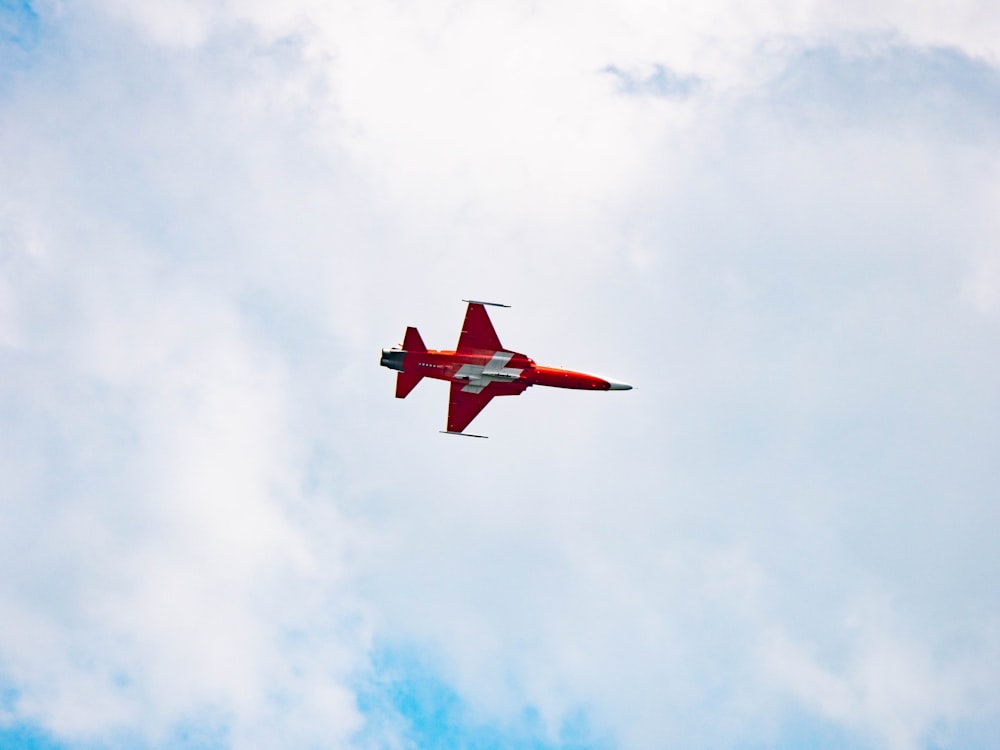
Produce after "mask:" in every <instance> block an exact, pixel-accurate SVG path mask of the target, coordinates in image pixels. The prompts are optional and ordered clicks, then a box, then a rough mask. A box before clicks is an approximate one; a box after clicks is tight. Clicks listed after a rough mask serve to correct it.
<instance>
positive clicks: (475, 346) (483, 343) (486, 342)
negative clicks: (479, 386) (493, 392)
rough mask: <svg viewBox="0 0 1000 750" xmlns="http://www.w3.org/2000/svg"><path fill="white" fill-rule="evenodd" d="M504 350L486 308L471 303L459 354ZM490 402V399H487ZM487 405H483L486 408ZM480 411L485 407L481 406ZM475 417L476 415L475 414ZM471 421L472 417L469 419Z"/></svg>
mask: <svg viewBox="0 0 1000 750" xmlns="http://www.w3.org/2000/svg"><path fill="white" fill-rule="evenodd" d="M501 349H503V345H502V344H501V343H500V337H499V336H497V332H496V331H495V330H494V329H493V323H492V322H490V316H489V315H487V313H486V307H485V306H484V305H483V303H481V302H470V303H469V307H468V309H467V310H466V311H465V322H464V323H463V324H462V334H461V335H460V336H459V337H458V348H457V349H456V351H457V352H458V353H459V354H464V353H466V352H471V351H483V350H485V351H490V352H498V351H500V350H501ZM486 400H487V401H489V399H486ZM485 405H486V404H483V406H485ZM479 408H480V409H482V408H483V407H482V406H480V407H479ZM473 416H475V414H473ZM469 419H470V420H471V419H472V417H470V418H469Z"/></svg>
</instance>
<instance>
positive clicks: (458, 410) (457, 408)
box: [448, 383, 493, 432]
mask: <svg viewBox="0 0 1000 750" xmlns="http://www.w3.org/2000/svg"><path fill="white" fill-rule="evenodd" d="M464 387H465V383H452V384H451V400H449V401H448V432H461V431H462V430H464V429H465V428H466V427H468V426H469V422H471V421H472V420H473V419H475V418H476V415H477V414H479V412H481V411H482V410H483V409H485V408H486V404H488V403H489V402H490V401H491V400H492V398H493V394H492V393H488V392H482V391H481V392H479V393H469V392H463V391H462V389H463V388H464Z"/></svg>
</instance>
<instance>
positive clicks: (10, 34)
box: [0, 0, 38, 49]
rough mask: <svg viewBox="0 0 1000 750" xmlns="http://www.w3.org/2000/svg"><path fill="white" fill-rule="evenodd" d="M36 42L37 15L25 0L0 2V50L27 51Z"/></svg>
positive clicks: (0, 0)
mask: <svg viewBox="0 0 1000 750" xmlns="http://www.w3.org/2000/svg"><path fill="white" fill-rule="evenodd" d="M37 40H38V14H37V13H36V12H35V9H34V8H32V7H31V3H29V2H27V0H0V48H4V47H8V46H13V47H19V48H21V49H29V48H31V47H33V46H34V45H35V42H36V41H37Z"/></svg>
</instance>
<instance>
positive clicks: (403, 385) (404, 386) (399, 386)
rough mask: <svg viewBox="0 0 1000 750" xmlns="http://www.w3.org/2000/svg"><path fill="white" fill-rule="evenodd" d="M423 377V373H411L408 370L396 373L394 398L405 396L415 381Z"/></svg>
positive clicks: (414, 386) (412, 387)
mask: <svg viewBox="0 0 1000 750" xmlns="http://www.w3.org/2000/svg"><path fill="white" fill-rule="evenodd" d="M423 379H424V376H423V375H411V374H410V373H408V372H398V373H396V398H406V397H407V396H409V395H410V391H412V390H413V389H414V388H416V387H417V383H419V382H420V381H421V380H423Z"/></svg>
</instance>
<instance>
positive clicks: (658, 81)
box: [603, 63, 701, 99]
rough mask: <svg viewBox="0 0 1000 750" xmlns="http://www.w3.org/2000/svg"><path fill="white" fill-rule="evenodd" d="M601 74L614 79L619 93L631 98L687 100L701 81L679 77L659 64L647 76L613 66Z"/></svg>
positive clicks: (691, 77)
mask: <svg viewBox="0 0 1000 750" xmlns="http://www.w3.org/2000/svg"><path fill="white" fill-rule="evenodd" d="M603 72H604V73H608V74H609V75H612V76H614V77H615V79H616V80H617V82H618V90H619V91H621V92H622V93H623V94H629V95H632V96H655V97H660V98H663V99H687V98H688V97H689V96H692V95H694V93H695V92H696V91H697V90H698V89H699V88H700V87H701V79H700V78H698V77H697V76H684V75H680V74H678V73H675V72H674V71H672V70H670V68H668V67H666V66H665V65H660V64H659V63H657V64H656V65H654V66H653V72H652V73H650V74H648V75H641V74H639V73H635V72H631V71H627V70H622V69H621V68H619V67H617V66H615V65H608V66H607V67H606V68H604V71H603Z"/></svg>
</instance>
